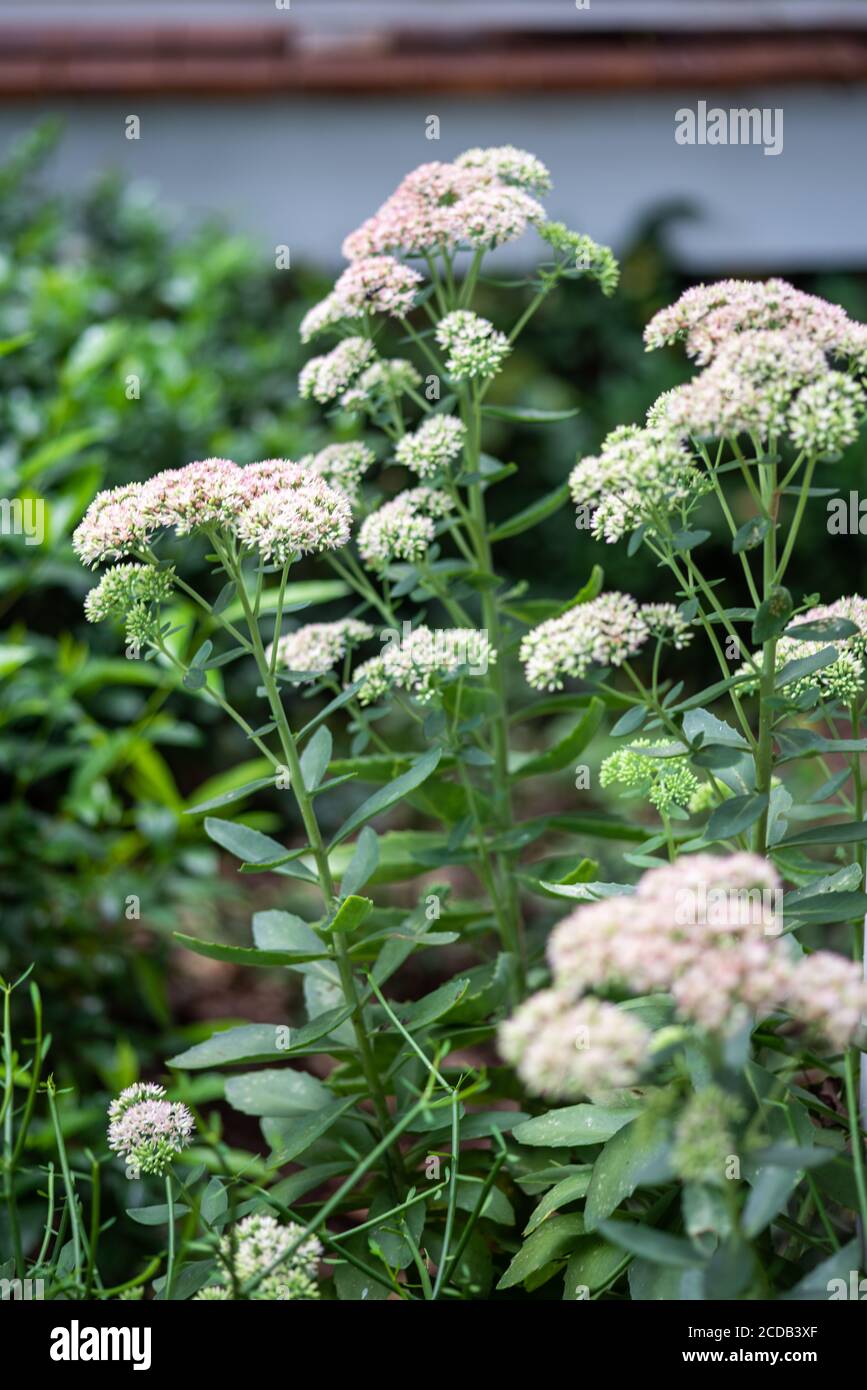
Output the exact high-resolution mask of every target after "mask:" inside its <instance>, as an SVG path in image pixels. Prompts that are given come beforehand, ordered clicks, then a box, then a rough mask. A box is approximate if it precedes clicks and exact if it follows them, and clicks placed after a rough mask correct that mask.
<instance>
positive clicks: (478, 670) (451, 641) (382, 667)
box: [352, 624, 497, 705]
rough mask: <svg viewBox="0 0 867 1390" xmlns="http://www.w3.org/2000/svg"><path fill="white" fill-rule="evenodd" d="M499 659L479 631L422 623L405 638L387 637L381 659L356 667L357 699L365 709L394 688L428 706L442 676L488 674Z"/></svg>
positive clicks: (354, 675)
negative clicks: (490, 667)
mask: <svg viewBox="0 0 867 1390" xmlns="http://www.w3.org/2000/svg"><path fill="white" fill-rule="evenodd" d="M387 635H388V634H387ZM496 659H497V653H496V651H495V650H494V648H493V647H492V646H491V644H490V642H489V640H488V635H487V633H486V632H484V631H481V630H480V629H478V628H470V627H452V628H436V629H431V628H429V627H426V626H424V625H423V624H422V625H421V626H419V627H416V628H413V629H412V631H410V632H407V633H404V634H403V636H400V635H399V634H397V633H396V632H395V633H393V634H391V635H390V636H388V640H387V641H386V644H385V646H384V647H383V650H382V653H381V655H379V656H375V657H371V658H370V659H369V660H368V661H365V662H363V663H362V664H361V665H360V666H358V667H356V669H355V670H354V671H353V673H352V679H353V682H355V681H360V682H361V687H360V689H359V692H358V699H359V702H360V703H361V704H362V705H369V704H372V703H373V702H374V701H375V700H380V699H382V697H383V696H384V695H386V694H387V693H388V692H389V691H390V690H392V689H397V690H403V691H405V692H406V693H407V694H410V695H412V696H413V698H414V699H416V700H418V701H419V702H420V703H422V704H425V703H427V702H428V701H429V700H431V699H432V698H433V695H434V694H435V693H436V689H437V684H438V682H439V681H440V680H442V678H444V677H450V676H453V675H455V674H456V673H457V672H463V673H466V674H468V675H481V674H484V673H485V672H486V671H487V670H488V668H489V666H492V665H493V664H494V662H495V661H496Z"/></svg>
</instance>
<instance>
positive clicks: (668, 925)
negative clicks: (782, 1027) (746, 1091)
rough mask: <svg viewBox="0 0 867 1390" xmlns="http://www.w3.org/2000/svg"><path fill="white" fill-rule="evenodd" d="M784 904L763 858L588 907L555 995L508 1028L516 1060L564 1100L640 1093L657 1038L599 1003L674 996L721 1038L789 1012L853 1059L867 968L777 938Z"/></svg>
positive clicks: (652, 882) (564, 944) (563, 943)
mask: <svg viewBox="0 0 867 1390" xmlns="http://www.w3.org/2000/svg"><path fill="white" fill-rule="evenodd" d="M779 892H780V883H779V878H778V875H777V873H776V871H775V870H774V868H773V866H772V865H770V864H768V862H767V861H766V860H765V859H762V858H760V857H759V856H758V855H754V854H743V853H738V854H732V855H728V856H720V857H717V856H715V855H710V854H693V855H686V856H684V857H682V858H681V859H678V860H677V861H676V863H674V864H671V865H664V866H662V867H660V868H658V869H651V870H649V871H648V872H646V873H645V874H644V875H643V877H642V878H641V880H640V881H639V883H638V886H637V889H636V891H635V893H633V894H631V895H630V896H629V897H626V898H623V897H610V898H604V899H601V900H600V901H598V902H594V903H588V904H583V905H582V906H580V907H578V908H576V910H575V911H574V912H573V913H571V914H570V915H569V916H568V917H566V918H564V920H563V921H562V922H560V924H559V925H558V926H557V927H556V928H555V929H554V931H553V932H552V933H551V935H550V937H549V939H548V950H547V954H548V961H549V964H550V966H551V973H552V977H553V987H552V988H551V989H548V990H544V991H542V992H541V993H540V994H536V995H533V996H531V998H529V999H528V1000H527V1001H526V1002H525V1003H524V1004H522V1005H521V1006H520V1008H519V1009H518V1010H517V1012H516V1013H515V1014H514V1015H513V1017H512V1018H510V1019H509V1020H508V1021H507V1022H506V1023H504V1024H502V1025H501V1027H500V1034H499V1041H500V1050H501V1052H502V1054H503V1056H504V1058H505V1059H506V1060H507V1061H510V1062H512V1063H513V1064H514V1065H516V1066H517V1067H518V1070H519V1073H520V1075H521V1077H522V1079H523V1080H524V1082H525V1084H526V1085H527V1087H528V1088H529V1089H530V1090H533V1091H536V1092H537V1093H539V1094H541V1095H545V1096H549V1097H551V1098H554V1099H556V1098H561V1099H563V1100H573V1099H576V1098H577V1097H578V1096H580V1095H582V1094H588V1095H590V1094H593V1093H597V1094H598V1093H599V1092H601V1091H604V1090H606V1089H617V1088H619V1087H623V1086H629V1085H632V1084H634V1083H635V1081H637V1079H638V1075H639V1071H640V1068H641V1065H642V1060H643V1058H644V1057H645V1056H646V1055H647V1051H648V1043H649V1035H648V1034H647V1031H646V1030H645V1029H644V1028H643V1026H642V1025H641V1024H640V1023H638V1021H637V1020H636V1019H635V1018H634V1017H631V1016H630V1014H629V1012H628V1011H627V1010H626V1009H624V1008H623V1007H619V1008H618V1007H616V1006H613V1005H611V1004H605V1003H600V1001H598V1000H597V999H595V998H594V997H593V995H592V994H589V993H588V991H593V990H595V991H598V992H601V991H603V990H606V991H607V990H611V989H616V990H617V991H619V992H623V991H625V992H627V993H628V994H629V995H630V996H632V997H635V998H641V997H643V996H645V995H648V994H657V993H661V994H670V995H671V996H672V997H673V1000H674V1004H675V1007H676V1009H677V1012H678V1013H679V1015H680V1016H681V1018H682V1019H684V1020H685V1021H687V1022H688V1023H692V1024H695V1025H697V1026H698V1027H699V1028H700V1029H702V1030H703V1031H705V1032H707V1033H709V1034H712V1035H717V1036H723V1037H724V1036H727V1035H728V1034H730V1033H731V1032H733V1031H735V1030H737V1029H738V1028H739V1027H742V1026H743V1025H744V1024H750V1023H751V1022H754V1021H755V1020H756V1019H763V1018H768V1017H769V1016H770V1015H773V1014H775V1013H778V1012H785V1013H787V1014H788V1015H789V1016H790V1017H791V1018H792V1019H793V1020H794V1021H796V1022H798V1023H800V1024H801V1025H802V1026H803V1027H804V1028H806V1029H807V1030H808V1031H809V1032H810V1033H811V1034H813V1035H815V1036H817V1037H819V1038H821V1039H823V1040H824V1041H825V1042H827V1043H829V1044H830V1045H831V1047H833V1048H834V1049H835V1050H836V1051H841V1050H842V1049H844V1048H846V1047H848V1046H849V1045H850V1044H851V1043H852V1041H853V1039H854V1038H856V1037H857V1036H858V1035H859V1033H860V1032H861V1029H862V1028H863V1023H864V1017H865V1014H867V984H865V982H864V980H863V978H862V976H861V969H860V966H859V964H858V963H857V962H854V961H850V960H847V959H846V958H845V957H843V956H839V955H835V954H834V953H833V952H829V951H816V952H814V953H813V954H812V955H808V956H804V955H801V956H799V955H798V954H797V951H796V949H795V948H794V947H793V944H792V941H791V938H790V937H788V936H785V935H783V936H781V935H779V934H777V932H778V928H775V930H772V931H769V929H768V924H767V920H766V917H765V913H764V902H765V897H766V896H768V895H770V896H774V897H776V895H777V894H778V893H779ZM757 907H758V909H759V910H758V911H757V910H756V909H757ZM576 1036H577V1038H578V1042H577V1044H576ZM576 1050H577V1053H578V1056H577V1059H576V1055H575V1053H576ZM587 1053H589V1056H585V1054H587Z"/></svg>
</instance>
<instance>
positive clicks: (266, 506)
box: [235, 474, 352, 565]
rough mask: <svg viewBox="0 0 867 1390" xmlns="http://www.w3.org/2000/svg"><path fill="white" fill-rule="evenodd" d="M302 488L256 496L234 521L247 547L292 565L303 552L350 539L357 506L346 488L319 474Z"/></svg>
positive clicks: (267, 557) (265, 556)
mask: <svg viewBox="0 0 867 1390" xmlns="http://www.w3.org/2000/svg"><path fill="white" fill-rule="evenodd" d="M308 477H309V479H310V481H309V482H308V483H306V484H305V485H304V486H303V487H299V488H294V489H288V490H287V491H284V492H267V493H265V494H263V496H261V497H257V498H255V499H254V500H253V501H252V502H251V503H250V505H249V506H248V507H246V508H245V509H244V511H243V512H242V513H241V515H240V516H239V517H238V519H237V521H236V523H235V532H236V535H237V537H238V539H239V541H240V542H241V544H242V545H244V546H247V547H249V548H250V549H251V550H258V551H259V553H260V555H262V556H263V558H264V559H266V560H270V561H273V562H274V563H275V564H278V565H288V564H291V563H292V561H293V560H294V559H295V558H296V557H297V556H298V555H308V554H312V553H314V552H316V551H319V550H338V549H339V548H340V546H342V545H345V544H346V542H347V541H348V540H349V535H350V530H351V525H352V509H351V507H350V505H349V501H348V500H347V498H346V496H345V494H344V493H342V492H338V491H337V489H336V488H333V487H329V486H328V484H327V483H326V482H325V480H324V479H323V478H320V477H318V476H317V475H316V474H312V475H308Z"/></svg>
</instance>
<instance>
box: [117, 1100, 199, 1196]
mask: <svg viewBox="0 0 867 1390" xmlns="http://www.w3.org/2000/svg"><path fill="white" fill-rule="evenodd" d="M165 1094H166V1093H165V1088H164V1087H163V1086H158V1085H156V1084H155V1083H154V1082H152V1081H145V1082H142V1081H139V1082H136V1083H135V1085H133V1086H128V1087H127V1088H126V1090H125V1091H121V1093H120V1095H119V1096H118V1097H117V1099H116V1100H113V1101H112V1103H111V1105H110V1106H109V1109H108V1118H109V1126H108V1146H109V1148H110V1149H111V1150H112V1151H113V1152H114V1153H117V1154H120V1155H121V1156H122V1157H125V1158H126V1159H127V1162H133V1163H135V1164H136V1166H137V1167H138V1168H139V1169H140V1170H141V1171H142V1172H144V1173H152V1174H155V1175H160V1174H162V1173H165V1172H166V1171H167V1169H168V1167H169V1165H170V1164H171V1162H172V1160H173V1159H174V1158H175V1157H176V1156H177V1155H178V1154H179V1153H180V1152H181V1150H182V1149H184V1148H186V1146H187V1145H188V1144H189V1142H190V1139H191V1137H192V1133H193V1130H194V1128H195V1120H194V1119H193V1116H192V1114H191V1113H190V1111H189V1110H188V1109H187V1107H186V1106H185V1105H183V1104H182V1103H181V1102H180V1101H168V1100H166V1099H165Z"/></svg>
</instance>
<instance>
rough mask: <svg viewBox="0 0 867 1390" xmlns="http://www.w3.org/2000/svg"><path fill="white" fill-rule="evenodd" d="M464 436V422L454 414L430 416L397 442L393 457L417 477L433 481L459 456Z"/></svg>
mask: <svg viewBox="0 0 867 1390" xmlns="http://www.w3.org/2000/svg"><path fill="white" fill-rule="evenodd" d="M465 435H466V428H465V426H464V423H463V421H462V420H459V419H458V418H457V416H456V415H429V416H428V417H427V419H425V420H423V421H422V423H421V424H420V425H419V427H418V429H416V430H413V431H412V432H411V433H408V434H405V435H404V436H403V437H402V438H401V439H400V440H398V442H397V444H396V445H395V450H394V456H395V458H396V459H397V461H398V463H402V464H403V465H404V467H405V468H409V469H410V470H411V471H412V472H413V473H417V474H418V476H419V477H420V478H433V477H435V476H436V475H437V474H438V473H443V472H445V471H446V469H447V468H448V466H449V464H450V463H451V462H452V460H453V459H456V458H457V457H458V456H459V454H460V453H461V450H462V449H463V446H464V437H465Z"/></svg>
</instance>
